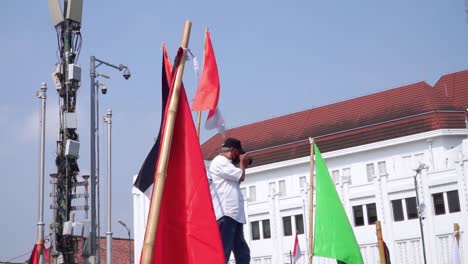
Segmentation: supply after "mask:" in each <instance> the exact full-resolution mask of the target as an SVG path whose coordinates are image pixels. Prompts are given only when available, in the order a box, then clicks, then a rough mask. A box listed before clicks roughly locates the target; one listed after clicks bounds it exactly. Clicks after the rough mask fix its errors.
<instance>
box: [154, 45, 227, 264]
mask: <svg viewBox="0 0 468 264" xmlns="http://www.w3.org/2000/svg"><path fill="white" fill-rule="evenodd" d="M164 52H166V51H165V50H164ZM180 56H181V49H180V50H179V53H178V58H177V59H176V61H180ZM164 58H165V60H166V61H165V65H166V71H167V75H169V76H170V75H172V76H175V75H173V74H169V72H170V67H167V65H168V64H169V65H170V62H169V60H168V56H167V54H164ZM174 68H177V67H174ZM169 80H170V79H169ZM173 82H174V81H172V84H173ZM172 92H173V85H171V92H170V97H171V96H172ZM167 113H168V112H167V110H166V114H167ZM166 116H167V115H166ZM165 124H166V122H164V125H165ZM155 182H156V181H155ZM153 263H161V264H165V263H175V264H178V263H180V264H192V263H193V264H195V263H219V264H221V263H224V253H223V248H222V242H221V237H220V234H219V229H218V224H217V222H216V219H215V215H214V210H213V205H212V202H211V194H210V190H209V186H208V180H207V175H206V170H205V166H204V162H203V158H202V153H201V149H200V145H199V143H198V137H197V134H196V130H195V126H194V124H193V119H192V114H191V111H190V107H189V104H188V100H187V96H186V94H185V90H184V88H183V86H182V87H181V91H180V99H179V104H178V109H177V117H176V121H175V125H174V132H173V137H172V144H171V150H170V157H169V162H168V168H167V178H166V183H165V186H164V193H163V196H162V201H161V208H160V215H159V223H158V230H157V233H156V241H155V248H154V251H153Z"/></svg>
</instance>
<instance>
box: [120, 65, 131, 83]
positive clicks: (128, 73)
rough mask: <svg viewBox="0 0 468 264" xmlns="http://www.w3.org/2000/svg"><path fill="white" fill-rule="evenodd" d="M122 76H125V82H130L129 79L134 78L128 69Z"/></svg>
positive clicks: (125, 69)
mask: <svg viewBox="0 0 468 264" xmlns="http://www.w3.org/2000/svg"><path fill="white" fill-rule="evenodd" d="M122 75H123V77H124V78H125V80H128V79H129V78H130V76H132V75H131V74H130V70H129V69H128V68H127V67H125V68H124V72H123V74H122Z"/></svg>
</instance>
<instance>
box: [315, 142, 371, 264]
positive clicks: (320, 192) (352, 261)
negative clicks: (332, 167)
mask: <svg viewBox="0 0 468 264" xmlns="http://www.w3.org/2000/svg"><path fill="white" fill-rule="evenodd" d="M314 152H315V162H316V175H317V178H316V188H317V195H316V197H317V198H316V199H317V206H316V209H315V215H316V216H315V232H314V255H315V256H321V257H326V258H333V259H336V260H337V261H338V263H346V264H362V263H364V261H363V259H362V256H361V251H360V250H359V245H358V243H357V241H356V237H355V236H354V233H353V228H352V227H351V224H350V223H349V220H348V217H347V216H346V212H345V210H344V208H343V205H342V204H341V201H340V198H339V197H338V193H337V192H336V189H335V184H334V183H333V181H332V179H331V177H330V173H329V172H328V168H327V165H326V164H325V161H324V160H323V158H322V154H321V153H320V150H319V149H318V147H317V145H316V144H314Z"/></svg>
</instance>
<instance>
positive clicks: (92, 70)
mask: <svg viewBox="0 0 468 264" xmlns="http://www.w3.org/2000/svg"><path fill="white" fill-rule="evenodd" d="M103 64H104V65H106V66H109V67H111V68H114V69H117V70H119V71H123V77H124V78H125V79H126V80H128V79H129V78H130V76H131V75H130V70H129V69H128V67H127V66H125V65H123V64H119V65H118V66H117V65H114V64H111V63H109V62H106V61H103V60H100V59H97V58H96V57H94V56H91V57H90V67H89V76H90V80H91V85H90V86H91V97H90V98H91V100H90V101H91V102H90V105H91V111H90V114H91V117H90V152H91V153H90V158H91V161H90V167H91V168H90V174H91V175H90V178H91V179H90V181H91V183H90V187H91V190H90V194H91V232H90V235H89V239H90V243H89V246H90V254H91V255H92V256H96V229H97V226H96V180H97V178H96V176H99V175H98V174H99V173H98V171H96V162H97V160H98V159H99V157H97V155H96V152H97V149H96V144H97V143H99V142H97V141H98V140H96V139H97V137H98V134H99V131H98V128H97V122H96V119H97V118H96V116H97V114H98V113H96V111H97V109H98V106H99V105H98V103H99V102H98V96H97V91H98V86H99V83H98V82H97V81H96V78H97V77H100V76H101V77H104V78H109V77H108V76H107V75H104V74H98V73H97V72H96V69H97V68H98V67H99V66H101V65H103ZM97 258H98V259H97V261H96V262H97V263H99V255H98V257H97Z"/></svg>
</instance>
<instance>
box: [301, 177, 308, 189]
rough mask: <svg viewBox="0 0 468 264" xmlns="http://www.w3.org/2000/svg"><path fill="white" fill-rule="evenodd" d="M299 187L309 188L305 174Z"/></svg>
mask: <svg viewBox="0 0 468 264" xmlns="http://www.w3.org/2000/svg"><path fill="white" fill-rule="evenodd" d="M299 187H300V189H301V190H306V189H307V181H306V177H305V176H301V177H300V178H299Z"/></svg>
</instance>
